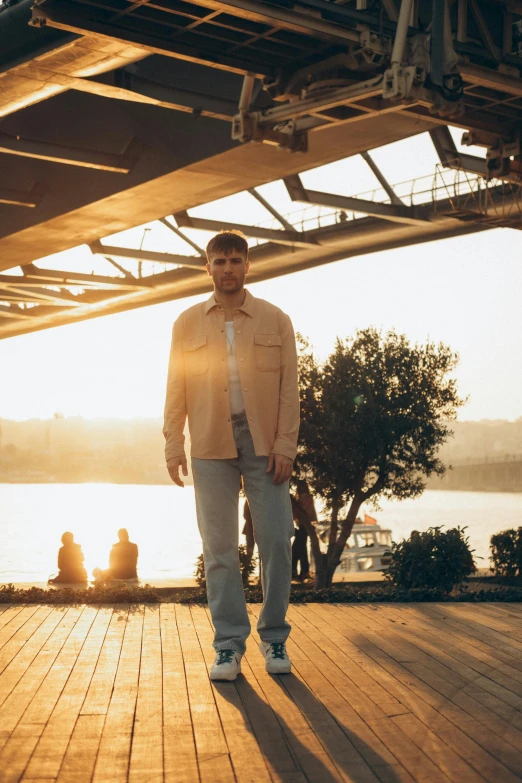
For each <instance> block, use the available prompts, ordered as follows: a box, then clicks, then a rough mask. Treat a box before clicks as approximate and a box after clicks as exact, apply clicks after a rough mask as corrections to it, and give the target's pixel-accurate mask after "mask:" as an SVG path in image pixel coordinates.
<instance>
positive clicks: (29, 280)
mask: <svg viewBox="0 0 522 783" xmlns="http://www.w3.org/2000/svg"><path fill="white" fill-rule="evenodd" d="M35 268H36V267H35ZM36 283H41V284H43V285H45V284H47V285H55V286H71V285H74V286H89V287H90V286H94V287H95V288H107V289H115V290H118V289H121V290H129V291H133V290H139V289H147V288H150V284H149V283H147V282H146V280H139V281H138V280H136V281H135V282H132V281H130V280H128V279H125V278H119V277H106V276H104V275H90V274H87V273H85V274H82V273H81V272H62V271H61V270H59V269H56V270H54V269H41V270H40V269H39V270H38V272H33V271H31V272H24V276H23V277H20V276H19V275H2V274H0V285H4V286H7V287H10V286H16V288H18V289H21V288H31V287H34V286H35V284H36Z"/></svg>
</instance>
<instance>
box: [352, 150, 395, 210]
mask: <svg viewBox="0 0 522 783" xmlns="http://www.w3.org/2000/svg"><path fill="white" fill-rule="evenodd" d="M361 158H362V159H363V160H364V161H365V162H366V163H367V164H368V166H369V167H370V168H371V170H372V171H373V173H374V174H375V176H376V177H377V179H378V181H379V182H380V184H381V187H382V188H383V189H384V191H385V193H386V194H387V196H388V198H389V199H390V201H391V203H392V204H396V205H397V206H400V205H401V204H403V201H402V200H401V199H400V198H399V197H398V195H397V194H396V192H395V191H394V189H393V188H392V186H391V185H390V183H389V182H388V180H387V179H386V177H385V176H384V174H383V173H382V171H381V170H380V168H379V167H378V165H377V164H376V162H375V161H374V159H373V158H372V156H371V155H370V153H369V152H361Z"/></svg>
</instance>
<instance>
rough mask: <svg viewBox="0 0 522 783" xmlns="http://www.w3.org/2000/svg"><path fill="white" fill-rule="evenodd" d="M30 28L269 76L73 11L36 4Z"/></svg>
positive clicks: (244, 61)
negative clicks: (73, 34) (90, 38)
mask: <svg viewBox="0 0 522 783" xmlns="http://www.w3.org/2000/svg"><path fill="white" fill-rule="evenodd" d="M29 24H30V25H32V26H33V27H43V26H48V27H54V28H56V29H58V30H65V31H67V32H70V33H75V34H76V35H81V36H88V37H89V36H95V37H96V38H99V39H105V40H106V41H108V42H110V43H114V42H116V41H118V42H119V43H122V44H127V45H132V46H137V47H139V48H140V49H143V50H145V51H146V52H148V53H149V54H161V55H164V56H165V57H174V58H175V59H178V60H187V61H188V62H194V63H200V64H201V65H206V66H208V67H210V68H219V69H222V70H225V71H231V72H232V73H239V74H245V73H248V72H253V73H255V74H256V76H258V77H260V78H263V77H264V76H268V75H271V74H272V68H271V67H270V66H266V67H262V66H261V64H260V63H259V62H253V61H250V60H248V58H247V57H245V56H238V57H229V56H227V55H226V54H222V53H221V51H219V50H217V51H216V50H207V51H205V50H202V49H201V48H199V49H198V48H195V47H194V48H193V47H190V46H186V45H184V44H182V43H180V42H177V41H176V42H169V41H168V40H167V39H166V38H160V37H155V36H151V35H146V34H142V33H140V32H136V30H129V29H128V28H120V27H115V26H112V25H110V24H104V23H103V22H97V21H94V20H92V19H88V18H85V17H81V16H80V15H79V14H78V13H77V11H72V12H71V11H68V10H67V11H65V10H63V8H61V9H59V10H58V9H56V8H51V7H49V6H46V7H44V5H43V4H39V5H37V6H34V7H33V17H32V19H31V21H30V22H29Z"/></svg>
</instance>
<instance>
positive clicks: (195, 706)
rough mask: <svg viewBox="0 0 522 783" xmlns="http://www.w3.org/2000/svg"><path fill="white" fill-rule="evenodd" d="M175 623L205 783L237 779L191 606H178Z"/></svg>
mask: <svg viewBox="0 0 522 783" xmlns="http://www.w3.org/2000/svg"><path fill="white" fill-rule="evenodd" d="M175 611H176V621H177V626H178V631H179V638H180V642H181V650H182V653H183V661H184V665H185V673H186V678H187V689H188V694H189V704H190V713H191V716H192V725H193V727H194V738H195V743H196V752H197V759H198V765H199V774H200V776H201V780H202V781H203V783H205V782H206V781H209V783H232V781H234V780H235V778H234V771H233V769H232V764H231V761H230V755H229V749H228V745H227V743H226V739H225V735H224V733H223V728H222V726H221V721H220V719H219V713H218V711H217V707H216V703H215V699H214V693H213V690H212V686H211V684H210V681H209V678H208V672H207V667H206V664H205V661H204V659H203V655H202V652H201V647H200V645H199V640H198V637H197V634H196V631H195V629H194V624H193V622H192V616H191V613H190V609H189V607H188V606H185V605H182V604H176V606H175Z"/></svg>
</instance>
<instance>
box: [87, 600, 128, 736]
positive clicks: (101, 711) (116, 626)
mask: <svg viewBox="0 0 522 783" xmlns="http://www.w3.org/2000/svg"><path fill="white" fill-rule="evenodd" d="M128 614H129V609H128V606H127V607H125V605H123V604H122V605H117V606H115V607H114V612H113V615H112V617H111V622H110V624H109V627H108V629H107V633H106V635H105V639H104V640H103V645H102V648H101V651H100V655H99V657H98V662H97V663H96V669H95V670H94V674H93V677H92V680H91V682H90V685H89V690H88V691H87V695H86V697H85V701H84V702H83V705H82V708H81V710H80V715H106V713H107V710H108V708H109V701H110V698H111V694H112V690H113V687H114V678H115V676H116V671H117V669H118V662H119V660H120V652H121V645H122V642H123V635H124V633H125V627H126V624H127V616H128ZM88 725H95V723H94V722H91V724H88Z"/></svg>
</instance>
